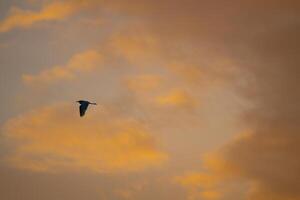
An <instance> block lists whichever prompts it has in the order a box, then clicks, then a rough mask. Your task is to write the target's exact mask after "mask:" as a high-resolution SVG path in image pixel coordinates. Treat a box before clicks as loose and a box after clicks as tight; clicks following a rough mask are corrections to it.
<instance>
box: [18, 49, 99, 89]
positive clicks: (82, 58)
mask: <svg viewBox="0 0 300 200" xmlns="http://www.w3.org/2000/svg"><path fill="white" fill-rule="evenodd" d="M102 62H103V56H102V54H100V53H99V52H97V51H95V50H88V51H86V52H83V53H79V54H76V55H74V56H73V57H72V58H71V59H70V60H69V62H68V63H67V64H66V65H62V66H53V67H52V68H50V69H46V70H44V71H42V72H40V73H39V74H37V75H23V77H22V78H23V81H24V82H25V83H29V84H43V83H47V84H49V83H53V82H56V81H60V80H72V79H75V78H76V77H77V76H78V75H79V74H80V73H86V72H91V71H93V70H95V69H98V68H99V67H101V64H102Z"/></svg>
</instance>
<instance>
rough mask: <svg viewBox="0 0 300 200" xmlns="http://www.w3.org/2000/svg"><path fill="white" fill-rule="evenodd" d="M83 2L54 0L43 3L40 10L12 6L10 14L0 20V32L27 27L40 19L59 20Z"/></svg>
mask: <svg viewBox="0 0 300 200" xmlns="http://www.w3.org/2000/svg"><path fill="white" fill-rule="evenodd" d="M82 6H83V3H79V2H77V3H75V2H71V1H66V2H60V1H55V2H52V3H50V4H47V5H45V6H44V7H43V8H42V9H41V10H40V11H29V10H22V9H19V8H12V9H11V11H10V14H9V15H8V16H7V17H6V18H5V19H4V20H3V21H2V22H0V32H7V31H10V30H12V29H15V28H27V27H30V26H31V25H33V24H35V23H37V22H42V21H53V20H61V19H64V18H66V17H69V16H70V15H72V14H74V13H75V12H77V11H78V10H79V9H80V8H81V7H82Z"/></svg>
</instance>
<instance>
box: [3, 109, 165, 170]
mask: <svg viewBox="0 0 300 200" xmlns="http://www.w3.org/2000/svg"><path fill="white" fill-rule="evenodd" d="M75 108H76V107H74V106H71V105H66V104H60V105H56V106H49V107H44V108H40V109H36V110H35V111H32V112H29V113H26V114H23V115H21V116H19V117H16V118H14V119H11V120H9V121H8V122H7V123H6V125H5V128H4V134H5V138H6V139H7V141H8V142H9V144H14V145H12V151H11V154H10V155H9V156H8V157H7V161H8V162H9V163H10V164H11V165H13V166H15V167H17V168H23V169H28V170H33V171H46V172H59V171H69V170H71V171H77V170H87V171H93V172H99V173H106V172H128V171H137V170H144V169H146V168H149V167H150V168H151V167H158V166H160V165H162V164H163V163H164V162H165V161H166V159H167V155H166V154H165V153H164V152H162V151H160V150H159V148H158V147H157V144H156V141H155V138H154V137H153V136H151V135H150V134H149V133H148V132H147V131H146V130H145V129H144V128H143V126H142V125H141V124H139V123H138V122H136V121H135V120H133V119H126V118H122V117H118V116H117V115H115V114H112V113H107V112H105V113H101V111H99V112H97V111H95V110H92V108H91V109H90V112H89V113H88V114H89V115H87V116H86V118H80V117H78V116H77V108H76V110H75Z"/></svg>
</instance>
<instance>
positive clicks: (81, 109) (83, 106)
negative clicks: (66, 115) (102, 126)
mask: <svg viewBox="0 0 300 200" xmlns="http://www.w3.org/2000/svg"><path fill="white" fill-rule="evenodd" d="M77 102H78V103H79V104H80V106H79V114H80V117H83V116H84V114H85V112H86V110H87V108H88V107H89V105H90V104H91V105H97V104H96V103H91V102H89V101H86V100H79V101H77Z"/></svg>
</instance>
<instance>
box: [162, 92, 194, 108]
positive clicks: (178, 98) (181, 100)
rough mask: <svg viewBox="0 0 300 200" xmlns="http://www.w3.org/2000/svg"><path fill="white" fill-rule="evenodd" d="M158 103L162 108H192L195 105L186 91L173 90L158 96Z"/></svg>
mask: <svg viewBox="0 0 300 200" xmlns="http://www.w3.org/2000/svg"><path fill="white" fill-rule="evenodd" d="M156 102H157V104H158V105H161V106H178V107H191V106H193V105H194V104H195V101H194V100H193V98H192V97H191V96H190V95H189V94H188V93H187V92H185V91H184V90H181V89H173V90H171V91H169V92H168V93H167V94H165V95H162V96H158V97H157V98H156Z"/></svg>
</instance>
